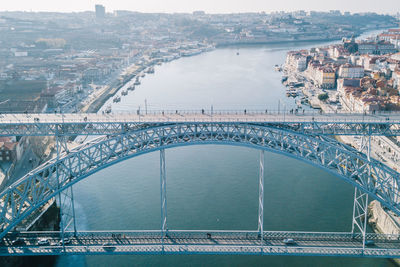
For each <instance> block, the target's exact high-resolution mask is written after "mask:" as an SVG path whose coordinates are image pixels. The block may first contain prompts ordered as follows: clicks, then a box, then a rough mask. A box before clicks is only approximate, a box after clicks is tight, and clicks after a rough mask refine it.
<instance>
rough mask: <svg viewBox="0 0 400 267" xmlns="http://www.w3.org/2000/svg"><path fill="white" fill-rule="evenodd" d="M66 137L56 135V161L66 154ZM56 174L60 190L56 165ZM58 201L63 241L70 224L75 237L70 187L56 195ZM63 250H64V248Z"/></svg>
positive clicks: (73, 210)
mask: <svg viewBox="0 0 400 267" xmlns="http://www.w3.org/2000/svg"><path fill="white" fill-rule="evenodd" d="M66 141H67V140H66V137H62V136H59V135H56V150H57V161H58V160H59V157H60V153H61V152H62V151H65V152H67V153H68V146H67V142H66ZM56 174H57V186H58V188H60V176H59V170H58V165H57V166H56ZM58 201H59V205H60V231H61V238H62V240H63V239H64V236H65V231H66V230H68V228H69V227H70V226H71V224H72V228H73V231H74V234H75V235H76V232H77V230H76V219H75V203H74V193H73V188H72V186H71V187H70V188H69V189H66V190H64V191H62V192H60V193H59V194H58ZM64 249H65V248H64Z"/></svg>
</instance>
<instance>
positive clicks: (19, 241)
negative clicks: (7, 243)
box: [11, 237, 25, 246]
mask: <svg viewBox="0 0 400 267" xmlns="http://www.w3.org/2000/svg"><path fill="white" fill-rule="evenodd" d="M21 245H25V240H24V239H22V238H19V237H18V238H16V239H14V240H13V241H11V246H21Z"/></svg>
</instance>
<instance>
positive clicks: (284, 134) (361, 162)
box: [0, 114, 400, 257]
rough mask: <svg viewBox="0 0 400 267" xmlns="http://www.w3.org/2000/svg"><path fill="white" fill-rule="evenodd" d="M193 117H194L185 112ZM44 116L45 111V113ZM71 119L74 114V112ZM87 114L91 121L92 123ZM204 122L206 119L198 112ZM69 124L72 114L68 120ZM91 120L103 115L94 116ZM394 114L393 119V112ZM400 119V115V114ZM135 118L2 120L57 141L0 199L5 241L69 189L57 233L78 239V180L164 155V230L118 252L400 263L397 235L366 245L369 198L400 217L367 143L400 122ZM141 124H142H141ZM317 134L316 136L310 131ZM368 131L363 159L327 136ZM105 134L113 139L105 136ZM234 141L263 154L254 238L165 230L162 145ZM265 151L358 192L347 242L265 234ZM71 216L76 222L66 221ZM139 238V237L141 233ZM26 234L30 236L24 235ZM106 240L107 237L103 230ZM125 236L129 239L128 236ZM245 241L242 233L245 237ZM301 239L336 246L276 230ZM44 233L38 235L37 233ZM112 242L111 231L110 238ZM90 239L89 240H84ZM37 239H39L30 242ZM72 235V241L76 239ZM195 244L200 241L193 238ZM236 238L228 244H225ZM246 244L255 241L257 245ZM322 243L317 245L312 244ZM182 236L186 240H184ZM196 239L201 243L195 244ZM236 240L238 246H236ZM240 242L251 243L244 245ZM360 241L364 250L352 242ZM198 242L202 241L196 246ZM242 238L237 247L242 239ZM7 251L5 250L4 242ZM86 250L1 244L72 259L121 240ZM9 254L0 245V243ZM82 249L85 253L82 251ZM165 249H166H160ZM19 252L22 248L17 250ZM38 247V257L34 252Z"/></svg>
mask: <svg viewBox="0 0 400 267" xmlns="http://www.w3.org/2000/svg"><path fill="white" fill-rule="evenodd" d="M189 115H190V114H189ZM42 116H43V115H42ZM73 116H74V118H75V120H76V118H79V117H76V115H73ZM88 117H89V119H88ZM200 117H201V116H200ZM66 118H67V119H69V117H68V116H67V117H66ZM94 118H97V119H96V120H95V119H94ZM392 118H393V116H392ZM399 118H400V117H399ZM140 119H142V122H140V121H137V118H134V119H132V120H131V121H129V120H126V119H125V120H124V121H123V120H110V119H108V121H107V120H106V119H104V120H99V119H98V116H97V117H95V116H92V117H90V116H84V115H80V120H78V121H75V122H72V121H68V122H66V121H64V118H63V121H60V120H58V119H54V118H53V119H51V120H50V119H49V118H48V120H47V121H46V120H45V119H43V117H42V118H41V119H39V120H38V119H35V121H34V122H33V123H30V122H29V121H28V122H15V121H12V120H10V121H6V120H3V121H1V120H0V126H1V130H0V135H8V134H10V135H11V133H14V134H13V135H15V133H18V134H20V135H27V136H29V135H39V136H40V135H54V136H56V139H57V157H56V158H54V159H52V160H50V161H48V162H46V163H44V164H43V165H41V166H39V167H38V168H36V169H35V170H32V171H31V172H29V173H28V174H26V175H25V176H24V177H22V178H21V179H19V180H18V181H17V182H15V183H14V184H12V185H10V186H9V187H7V188H6V189H5V190H3V191H2V192H1V193H0V229H1V230H0V238H4V240H7V239H10V238H13V233H12V231H13V229H15V228H16V227H17V226H18V224H20V223H21V222H24V220H25V221H26V220H28V219H29V216H30V215H31V214H32V213H33V212H35V211H37V210H38V209H40V208H41V207H42V206H43V205H45V204H46V203H47V202H48V201H49V200H51V199H53V198H55V197H58V198H59V201H60V202H63V201H62V197H61V196H62V194H64V196H65V195H67V194H65V192H68V191H67V190H70V194H69V196H70V198H71V199H72V201H71V204H72V207H71V212H70V213H69V214H66V213H64V212H62V214H61V215H62V217H63V220H62V223H61V232H60V233H59V238H61V240H64V237H65V236H68V237H72V236H78V237H79V236H80V235H82V233H79V232H77V231H76V228H75V223H74V218H75V214H74V208H73V192H72V186H73V185H74V184H75V183H77V182H79V181H80V180H82V179H84V178H86V177H88V176H90V175H92V174H94V173H95V172H97V171H99V170H102V169H104V168H107V167H109V166H111V165H113V164H116V163H118V162H121V161H123V160H126V159H129V158H133V157H136V156H140V155H142V154H145V153H150V152H154V151H160V196H161V228H160V231H156V232H152V234H153V235H156V236H157V238H155V239H154V240H153V243H151V244H143V242H142V243H141V242H136V243H135V244H136V246H135V245H131V244H130V245H129V246H124V249H125V250H123V251H122V252H121V253H127V254H131V253H134V254H135V253H164V252H165V253H178V254H180V253H183V254H184V253H189V254H192V253H206V254H209V253H216V254H218V253H221V254H226V253H228V254H230V253H231V254H262V255H272V254H277V255H281V254H289V255H336V256H344V255H347V256H365V257H400V247H399V244H398V243H396V242H397V240H398V239H399V236H396V235H379V236H378V235H375V236H371V238H372V239H374V240H375V239H376V240H380V241H382V240H383V241H382V244H384V243H390V244H391V246H389V247H385V246H382V248H381V247H378V248H368V247H365V240H366V239H367V238H368V234H367V233H366V218H367V203H368V196H370V197H371V198H373V199H376V200H378V201H379V202H380V203H381V204H382V205H384V206H385V207H387V208H388V209H390V210H391V211H392V212H393V213H395V214H397V215H399V216H400V192H399V188H398V187H399V182H400V180H399V178H400V174H399V173H398V172H396V171H395V170H393V169H391V168H389V167H387V166H386V165H384V164H383V163H381V162H379V161H377V160H375V159H372V158H371V157H370V156H369V143H370V137H371V135H397V134H398V131H399V130H398V128H399V127H398V126H399V125H400V123H399V122H398V121H397V120H393V119H392V121H390V120H387V119H386V118H381V117H377V118H371V119H370V120H367V121H365V118H364V117H363V120H361V115H360V116H359V117H357V116H356V117H355V118H353V120H352V121H351V122H346V121H345V120H340V119H339V120H338V119H335V118H334V117H333V118H328V120H327V121H323V122H320V121H319V119H321V118H320V117H314V116H313V117H305V118H304V117H301V116H300V117H299V119H298V120H297V121H293V120H291V119H289V120H287V119H288V118H287V117H286V118H285V121H283V120H280V119H279V118H273V119H271V118H270V117H269V116H260V117H257V118H256V119H255V118H254V117H250V118H249V117H247V116H244V117H243V116H241V115H238V114H236V115H235V114H232V115H229V114H227V115H226V114H225V115H224V116H223V117H219V118H218V119H216V118H215V117H214V118H211V119H203V120H202V121H201V120H198V121H196V119H195V116H194V118H192V117H190V119H186V120H184V119H182V118H179V117H177V118H175V119H174V120H172V121H171V120H170V119H168V120H167V121H165V120H162V119H159V120H156V118H155V119H154V118H152V120H150V119H148V120H147V121H146V120H145V118H141V117H140V116H139V120H140ZM143 120H144V121H143ZM313 131H315V132H314V133H315V134H310V133H312V132H313ZM339 133H342V134H346V135H347V134H352V135H363V136H366V138H369V143H368V142H367V144H368V145H367V148H368V149H367V153H362V152H360V151H359V150H356V149H355V148H352V147H350V146H347V145H345V144H342V143H339V142H337V141H336V140H334V139H332V138H329V137H327V136H330V135H333V134H339ZM76 134H91V135H102V136H100V137H98V138H96V139H92V140H90V141H88V142H86V143H84V144H82V145H79V146H77V147H75V148H73V149H70V150H68V148H67V147H66V146H65V145H64V146H63V144H65V140H64V141H63V138H65V137H66V136H68V135H76ZM104 134H107V135H104ZM207 144H216V145H233V146H244V147H250V148H255V149H259V150H260V151H261V152H260V153H261V154H260V171H259V211H258V230H257V231H256V232H235V233H236V234H228V233H227V232H223V231H220V232H212V231H203V232H201V234H200V237H199V236H198V235H199V232H187V231H186V232H185V231H171V230H169V229H168V228H167V194H166V172H165V149H168V148H173V147H180V146H187V145H207ZM264 151H270V152H274V153H279V154H283V155H286V156H288V157H292V158H295V159H298V160H301V161H304V162H306V163H309V164H311V165H313V166H316V167H318V168H321V169H323V170H325V171H327V172H329V173H332V174H333V175H335V176H337V177H339V178H341V179H343V180H345V181H346V182H348V183H350V184H352V185H353V186H354V187H355V202H354V214H353V227H352V232H351V233H346V234H343V235H342V236H341V237H343V238H344V237H345V239H343V240H344V241H343V242H344V243H343V244H341V245H338V246H331V245H332V244H330V245H329V242H327V243H321V246H317V247H315V246H303V247H302V246H297V247H296V248H293V247H288V246H286V245H285V244H279V243H278V244H270V245H268V242H270V241H268V240H269V239H268V238H271V236H272V232H266V231H264V229H263V213H264V211H263V207H264V192H263V188H264ZM67 215H69V217H70V220H66V221H65V220H64V219H65V217H68V216H67ZM70 223H72V224H73V227H74V228H73V229H74V231H73V232H72V233H71V232H66V229H67V228H68V226H69V224H70ZM132 233H133V232H131V233H130V234H132ZM135 233H136V234H135V237H136V238H139V239H140V238H142V239H143V238H146V235H148V233H149V232H135ZM140 234H143V235H142V236H141V237H140V236H139V237H138V235H140ZM26 235H29V233H26ZM103 235H104V233H103ZM124 235H128V236H129V233H124ZM174 235H175V238H178V237H179V238H183V239H184V238H186V239H187V240H194V241H193V243H192V244H191V246H190V247H188V246H186V247H182V244H178V245H177V244H171V237H173V236H174ZM243 235H245V237H243ZM254 235H255V236H256V239H257V240H258V241H257V243H255V244H253V243H251V244H248V243H246V242H247V241H248V239H249V238H250V237H251V238H253V236H254ZM276 235H278V236H293V237H295V238H298V237H299V235H300V236H302V238H306V239H307V240H314V241H315V240H322V239H323V240H330V238H331V237H332V236H334V234H331V233H325V234H324V233H319V234H318V233H290V232H278V234H276V233H275V236H276ZM39 236H40V235H39ZM105 236H107V234H105ZM85 237H86V238H89V239H90V236H88V235H86V236H85ZM216 237H218V238H221V240H225V241H224V242H222V243H221V244H218V243H216V242H214V243H213V244H214V245H212V244H209V243H207V242H206V245H204V244H203V245H201V242H200V243H196V242H197V241H199V240H200V239H204V238H205V239H208V240H209V239H212V238H216ZM31 238H33V237H31ZM75 238H76V237H75ZM196 238H197V239H196ZM227 238H228V239H229V238H230V240H231V241H230V242H226V240H227ZM251 238H250V239H251ZM313 238H317V239H313ZM187 240H186V241H187ZM196 240H197V241H196ZM232 240H233V241H232ZM240 240H242V241H243V240H244V241H246V240H247V241H246V242H244V243H240V242H239V241H240ZM355 240H356V241H357V242H358V244H359V245H358V246H356V245H354V242H355ZM195 241H196V242H195ZM237 242H239V243H237ZM0 246H1V244H0ZM83 246H84V245H76V246H74V248H75V250H74V249H72V247H73V246H66V245H65V244H63V246H62V247H63V249H62V250H61V251H60V250H57V247H54V246H53V247H50V248H47V250H46V249H44V248H43V247H41V246H37V245H35V244H33V243H32V246H31V247H29V246H28V248H30V249H29V250H28V251H27V250H26V249H25V250H24V248H26V247H23V248H20V249H15V248H13V247H10V246H9V244H7V242H6V243H5V248H6V249H5V250H1V249H0V255H50V254H54V255H57V254H60V253H71V254H80V253H83V254H99V253H100V254H102V253H103V254H104V253H105V254H112V253H117V252H118V251H119V245H117V244H115V246H113V247H115V248H113V249H112V250H113V251H110V248H107V247H106V248H104V247H102V246H101V244H97V245H96V246H97V247H96V248H99V249H100V250H96V249H93V251H92V250H91V249H87V248H84V247H83ZM3 248H4V247H3ZM82 249H84V250H85V251H86V252H82V251H81V250H82ZM160 249H161V250H160ZM21 251H22V252H21ZM35 251H36V252H35Z"/></svg>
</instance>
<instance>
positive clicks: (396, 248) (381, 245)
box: [0, 231, 400, 258]
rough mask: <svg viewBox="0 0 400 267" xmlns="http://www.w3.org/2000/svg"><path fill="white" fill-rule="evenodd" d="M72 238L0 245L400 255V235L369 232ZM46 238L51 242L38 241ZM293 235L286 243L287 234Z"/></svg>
mask: <svg viewBox="0 0 400 267" xmlns="http://www.w3.org/2000/svg"><path fill="white" fill-rule="evenodd" d="M66 236H68V237H69V239H70V243H68V244H66V245H65V250H64V247H63V246H62V245H60V233H56V232H31V233H29V232H26V233H20V234H19V235H18V238H19V239H22V240H23V244H21V243H20V244H16V245H15V246H14V245H12V243H13V240H16V238H17V236H15V235H13V234H9V235H8V236H6V237H5V238H4V239H3V244H1V245H0V256H26V255H60V254H75V255H79V254H82V255H92V254H94V255H96V254H238V255H241V254H248V255H251V254H258V255H315V256H351V257H383V258H398V257H400V240H399V237H398V236H397V235H396V236H394V235H392V236H390V235H377V234H368V240H372V241H373V242H374V245H373V246H367V247H366V248H365V249H363V248H362V237H361V236H360V235H354V236H353V235H352V234H350V233H304V232H301V233H300V232H297V233H296V232H265V233H264V239H263V240H261V239H260V237H259V236H258V233H257V232H226V231H208V232H207V231H198V232H193V231H192V232H189V231H169V232H168V234H167V235H166V236H164V237H163V238H162V235H161V233H160V232H159V231H139V232H132V231H130V232H78V233H77V235H76V236H73V233H71V232H68V233H66ZM41 238H47V239H48V240H49V244H48V245H44V246H40V245H38V240H39V239H41ZM286 238H292V239H293V240H294V242H295V243H294V244H291V245H287V244H285V243H284V239H286Z"/></svg>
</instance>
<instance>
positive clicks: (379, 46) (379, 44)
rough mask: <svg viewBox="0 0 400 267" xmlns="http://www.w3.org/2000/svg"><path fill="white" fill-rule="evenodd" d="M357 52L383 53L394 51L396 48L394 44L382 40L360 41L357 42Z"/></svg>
mask: <svg viewBox="0 0 400 267" xmlns="http://www.w3.org/2000/svg"><path fill="white" fill-rule="evenodd" d="M358 52H359V53H360V54H373V55H385V54H392V53H396V52H397V49H396V48H395V46H394V44H392V43H390V42H387V41H384V40H381V41H378V40H375V41H361V42H359V43H358Z"/></svg>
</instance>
